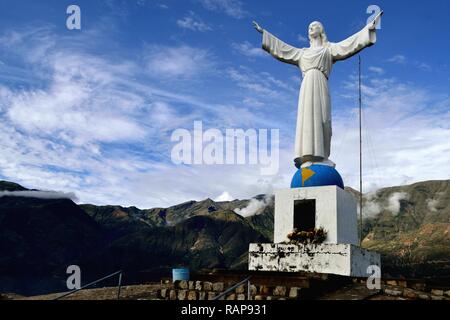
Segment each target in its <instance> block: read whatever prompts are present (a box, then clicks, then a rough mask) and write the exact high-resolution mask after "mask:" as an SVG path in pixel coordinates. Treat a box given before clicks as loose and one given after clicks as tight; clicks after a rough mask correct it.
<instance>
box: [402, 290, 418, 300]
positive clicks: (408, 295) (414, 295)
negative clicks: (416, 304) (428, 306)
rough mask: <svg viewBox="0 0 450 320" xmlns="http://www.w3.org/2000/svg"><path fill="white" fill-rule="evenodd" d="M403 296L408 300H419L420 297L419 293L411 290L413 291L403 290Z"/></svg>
mask: <svg viewBox="0 0 450 320" xmlns="http://www.w3.org/2000/svg"><path fill="white" fill-rule="evenodd" d="M403 296H404V297H405V298H408V299H417V298H418V297H419V295H418V294H417V292H415V291H414V290H411V289H405V290H403Z"/></svg>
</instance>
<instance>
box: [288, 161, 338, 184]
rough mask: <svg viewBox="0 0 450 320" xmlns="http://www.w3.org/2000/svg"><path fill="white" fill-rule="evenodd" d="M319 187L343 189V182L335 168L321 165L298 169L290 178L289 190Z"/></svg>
mask: <svg viewBox="0 0 450 320" xmlns="http://www.w3.org/2000/svg"><path fill="white" fill-rule="evenodd" d="M319 186H338V187H340V188H342V189H344V182H343V181H342V178H341V175H340V174H339V172H337V170H336V169H335V168H333V167H330V166H326V165H321V164H313V165H311V166H309V167H305V168H300V169H298V170H297V171H296V172H295V174H294V176H293V177H292V181H291V188H301V187H319Z"/></svg>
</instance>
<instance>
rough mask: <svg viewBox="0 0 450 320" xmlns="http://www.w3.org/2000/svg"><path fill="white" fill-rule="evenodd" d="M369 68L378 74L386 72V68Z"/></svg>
mask: <svg viewBox="0 0 450 320" xmlns="http://www.w3.org/2000/svg"><path fill="white" fill-rule="evenodd" d="M369 70H370V71H372V72H375V73H377V74H380V75H381V74H384V69H383V68H380V67H374V66H370V67H369Z"/></svg>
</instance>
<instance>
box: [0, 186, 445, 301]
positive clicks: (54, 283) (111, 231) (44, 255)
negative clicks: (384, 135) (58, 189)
mask: <svg viewBox="0 0 450 320" xmlns="http://www.w3.org/2000/svg"><path fill="white" fill-rule="evenodd" d="M347 190H348V191H349V192H351V193H352V194H354V195H355V197H357V198H358V197H359V194H358V192H357V191H355V190H352V189H349V188H348V189H347ZM27 191H30V190H29V189H27V188H25V187H23V186H21V185H18V184H15V183H13V182H7V181H0V251H1V252H2V255H1V256H0V292H16V293H22V294H40V293H46V292H52V291H53V292H54V291H59V290H65V279H66V277H67V274H66V268H67V266H69V265H72V264H76V265H79V266H80V267H81V270H82V277H83V283H86V282H87V281H89V280H93V279H96V278H99V277H101V276H103V275H105V274H107V273H110V272H114V271H116V270H123V271H124V274H125V276H126V279H125V281H128V282H133V281H135V282H139V281H142V279H144V278H145V277H148V276H149V275H154V276H155V277H157V276H159V275H162V274H167V272H168V271H170V268H172V267H177V266H188V267H189V268H191V270H193V271H198V270H201V269H204V268H208V269H210V268H228V269H246V267H247V250H248V244H249V243H252V242H271V241H272V236H273V210H274V205H273V197H272V196H268V195H258V196H256V197H254V198H252V199H248V200H233V201H222V202H216V201H213V200H211V199H206V200H203V201H188V202H185V203H182V204H178V205H175V206H171V207H168V208H153V209H143V210H142V209H138V208H136V207H122V206H112V205H111V206H96V205H92V204H79V205H77V204H76V203H74V202H73V201H72V200H70V199H68V198H48V197H43V198H40V197H39V195H34V194H33V195H31V196H30V194H29V193H26V192H27ZM34 191H36V190H34ZM20 192H25V193H24V195H25V196H21V193H20ZM363 216H364V219H363V223H364V227H363V234H364V239H363V242H362V244H363V246H364V247H366V248H369V249H373V250H376V251H379V252H381V253H382V257H383V272H384V273H385V274H387V275H391V276H413V277H429V276H449V274H450V250H449V249H450V233H449V232H450V180H443V181H425V182H419V183H416V184H413V185H408V186H398V187H391V188H384V189H380V190H378V191H376V192H372V193H368V194H364V196H363Z"/></svg>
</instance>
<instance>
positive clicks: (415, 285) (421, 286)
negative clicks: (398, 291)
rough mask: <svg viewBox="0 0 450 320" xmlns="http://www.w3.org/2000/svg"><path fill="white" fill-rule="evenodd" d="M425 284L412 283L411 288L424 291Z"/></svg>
mask: <svg viewBox="0 0 450 320" xmlns="http://www.w3.org/2000/svg"><path fill="white" fill-rule="evenodd" d="M426 287H427V285H426V284H425V283H421V282H418V283H414V284H413V285H412V286H411V288H413V289H414V290H419V291H425V289H426Z"/></svg>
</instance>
